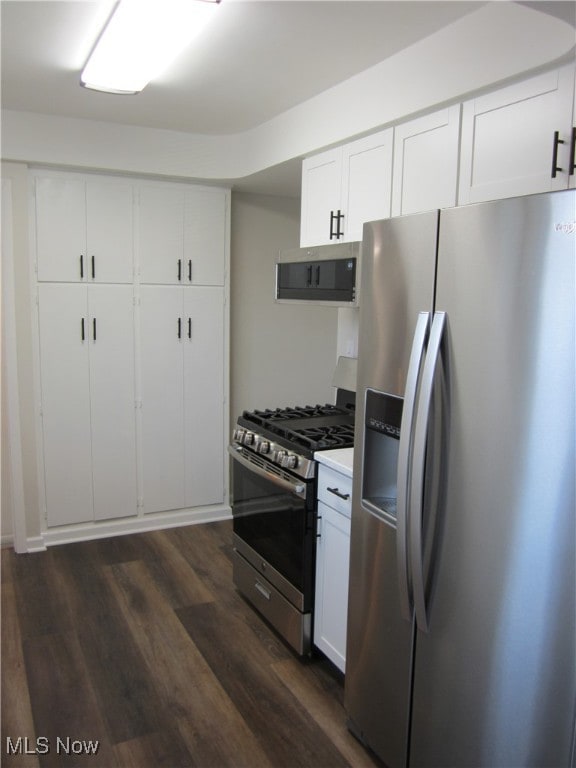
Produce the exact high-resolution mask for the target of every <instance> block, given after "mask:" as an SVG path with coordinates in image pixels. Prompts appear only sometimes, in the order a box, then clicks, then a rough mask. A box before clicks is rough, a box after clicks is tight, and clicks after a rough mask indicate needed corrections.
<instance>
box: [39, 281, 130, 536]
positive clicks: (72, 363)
mask: <svg viewBox="0 0 576 768" xmlns="http://www.w3.org/2000/svg"><path fill="white" fill-rule="evenodd" d="M38 318H39V338H40V377H41V391H42V408H41V419H42V427H43V453H44V480H45V499H46V512H47V524H48V525H49V526H55V525H65V524H70V523H81V522H87V521H94V520H105V519H109V518H119V517H126V516H130V515H135V514H136V512H137V492H136V428H135V399H134V312H133V292H132V286H128V285H90V286H85V285H74V284H59V283H44V284H40V285H39V286H38Z"/></svg>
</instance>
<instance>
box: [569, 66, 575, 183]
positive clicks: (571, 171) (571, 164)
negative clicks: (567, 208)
mask: <svg viewBox="0 0 576 768" xmlns="http://www.w3.org/2000/svg"><path fill="white" fill-rule="evenodd" d="M568 163H569V165H568V178H569V182H568V186H569V187H570V189H574V187H576V76H575V77H574V100H573V102H572V131H571V136H570V155H569V158H568Z"/></svg>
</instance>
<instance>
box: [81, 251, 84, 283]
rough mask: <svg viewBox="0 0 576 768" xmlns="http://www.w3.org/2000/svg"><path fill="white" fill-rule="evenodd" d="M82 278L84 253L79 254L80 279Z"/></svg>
mask: <svg viewBox="0 0 576 768" xmlns="http://www.w3.org/2000/svg"><path fill="white" fill-rule="evenodd" d="M83 279H84V254H83V253H81V254H80V280H83Z"/></svg>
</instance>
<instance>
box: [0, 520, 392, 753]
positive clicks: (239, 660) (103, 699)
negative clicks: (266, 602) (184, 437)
mask: <svg viewBox="0 0 576 768" xmlns="http://www.w3.org/2000/svg"><path fill="white" fill-rule="evenodd" d="M230 541H231V524H230V523H229V522H224V523H210V524H206V525H196V526H190V527H187V528H175V529H171V530H166V531H155V532H152V533H144V534H134V535H130V536H120V537H116V538H113V539H104V540H99V541H91V542H82V543H75V544H67V545H63V546H59V547H52V548H50V549H49V550H48V551H47V552H42V553H38V554H31V555H16V554H15V553H14V552H13V551H12V550H11V549H4V550H2V733H1V737H2V744H1V764H2V766H6V768H15V767H16V766H18V767H19V768H21V767H22V766H26V768H28V767H30V768H35V767H36V766H41V767H42V768H43V767H44V766H66V767H69V766H76V765H77V766H94V768H96V766H103V767H104V768H114V767H115V766H126V767H127V768H177V767H180V766H182V767H186V768H188V766H190V767H192V766H201V767H208V766H213V767H214V768H219V767H220V766H234V767H235V768H236V767H240V766H246V767H247V768H257V767H258V766H271V767H272V766H273V767H276V766H278V767H281V766H282V767H285V768H296V766H306V767H308V768H338V767H339V766H358V767H359V768H361V767H364V766H365V767H366V768H370V767H373V766H375V765H377V762H376V761H375V760H373V759H372V758H371V756H370V755H369V754H368V753H367V752H366V751H365V750H364V749H363V748H362V747H361V746H360V744H358V743H357V742H356V740H355V739H354V738H353V737H352V736H351V735H350V734H349V733H348V731H347V729H346V722H345V713H344V710H343V706H342V702H343V685H342V679H341V676H340V675H339V673H338V672H337V670H335V669H334V668H333V667H332V666H331V665H330V663H329V662H328V661H327V660H326V659H324V658H323V657H321V656H320V655H318V656H313V657H312V658H311V659H306V660H304V661H302V660H300V659H298V658H297V657H296V656H295V655H294V654H293V653H292V652H291V650H290V649H289V648H287V647H286V646H285V645H284V643H283V642H282V641H281V640H280V639H279V638H278V637H277V636H276V635H275V634H274V632H273V631H272V630H271V629H270V628H269V627H268V626H267V625H266V624H265V623H264V622H263V621H262V620H261V619H260V618H259V616H258V615H257V614H256V613H254V611H253V610H252V609H251V608H250V607H249V606H248V604H247V603H246V602H245V601H244V600H243V599H242V598H241V597H240V596H239V595H238V593H237V592H236V590H235V588H234V586H233V584H232V564H231V559H230V555H231V546H230ZM90 742H92V744H91V743H90ZM95 742H98V747H97V750H96V751H93V750H94V747H95V744H94V743H95Z"/></svg>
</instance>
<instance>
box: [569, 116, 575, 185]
mask: <svg viewBox="0 0 576 768" xmlns="http://www.w3.org/2000/svg"><path fill="white" fill-rule="evenodd" d="M574 171H576V125H574V126H572V141H571V142H570V160H569V168H568V176H574Z"/></svg>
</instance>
